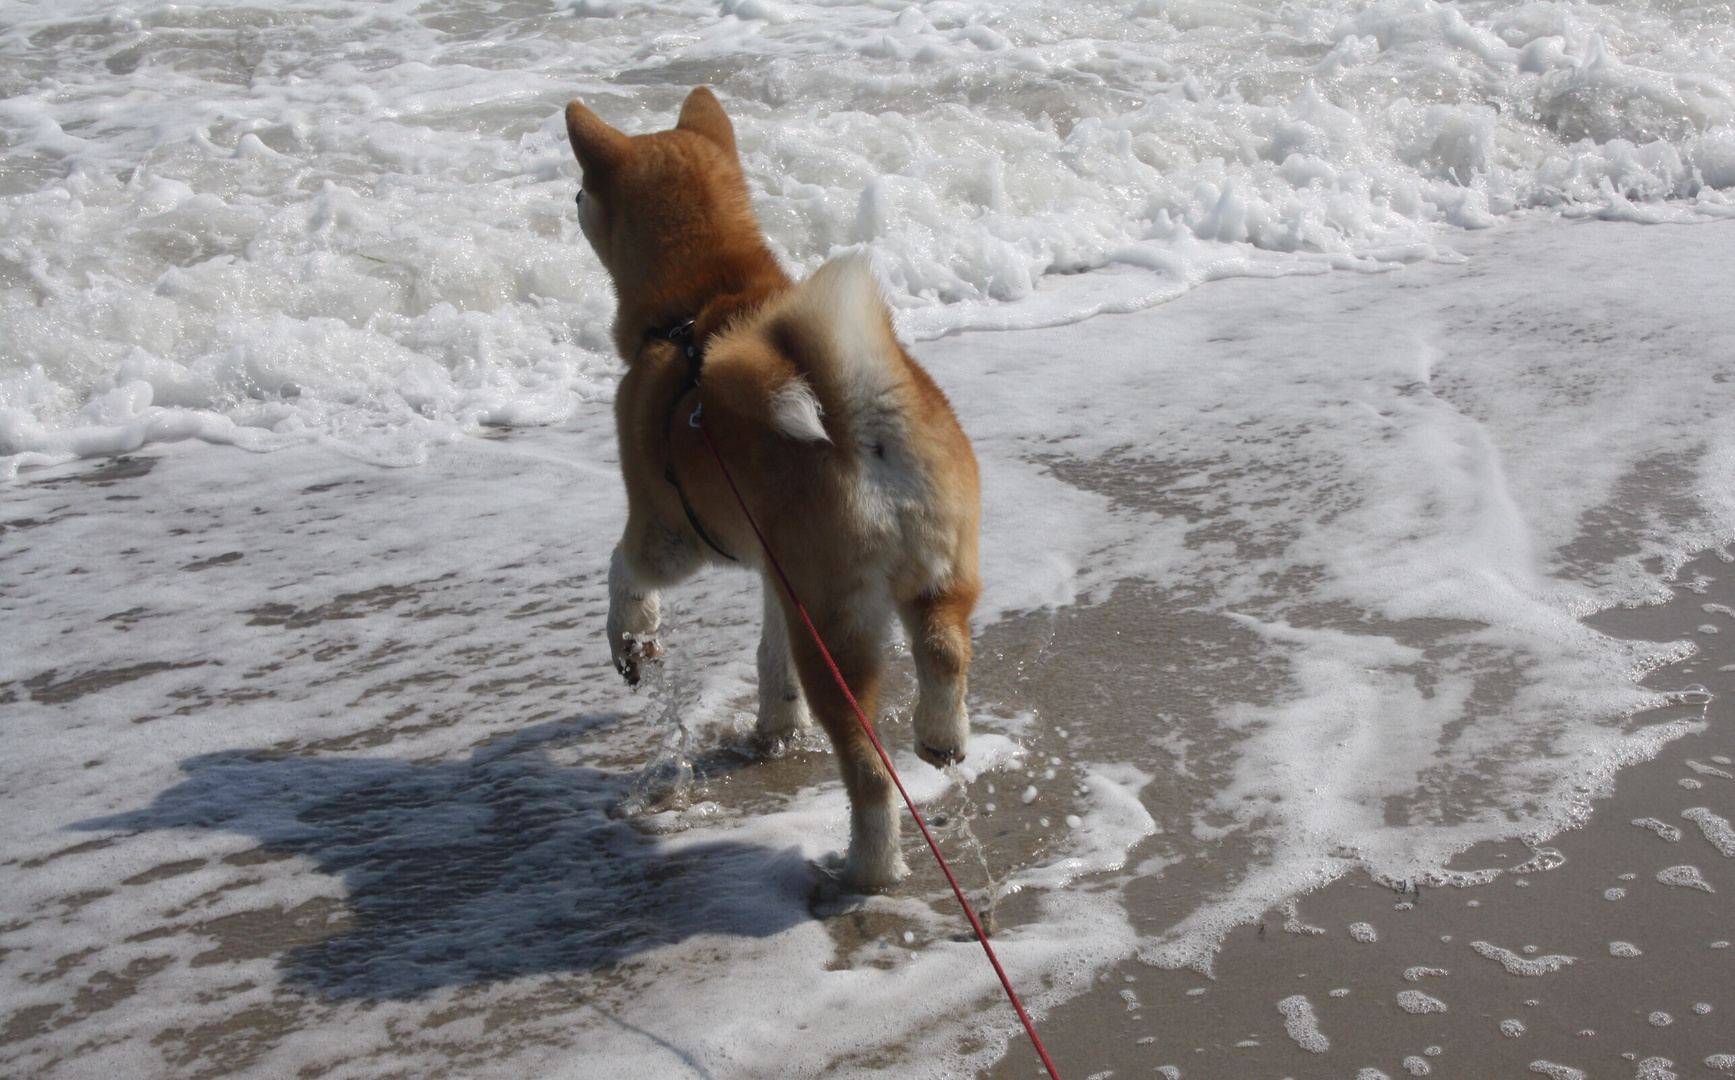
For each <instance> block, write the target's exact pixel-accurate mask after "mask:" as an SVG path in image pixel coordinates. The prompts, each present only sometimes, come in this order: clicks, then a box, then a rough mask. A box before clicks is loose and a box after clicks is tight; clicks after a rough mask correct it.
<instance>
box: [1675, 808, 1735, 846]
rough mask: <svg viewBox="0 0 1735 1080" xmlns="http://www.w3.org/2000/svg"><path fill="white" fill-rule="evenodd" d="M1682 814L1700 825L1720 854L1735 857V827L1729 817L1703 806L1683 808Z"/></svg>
mask: <svg viewBox="0 0 1735 1080" xmlns="http://www.w3.org/2000/svg"><path fill="white" fill-rule="evenodd" d="M1681 816H1682V817H1684V818H1686V819H1687V820H1688V821H1691V822H1692V823H1693V824H1695V825H1697V826H1699V831H1700V832H1701V833H1704V834H1705V839H1706V840H1709V841H1710V842H1711V846H1712V847H1714V848H1716V849H1717V852H1718V854H1720V855H1722V856H1723V857H1724V858H1729V859H1735V828H1732V827H1730V825H1729V822H1728V820H1727V819H1725V818H1721V817H1718V816H1717V815H1716V814H1713V813H1712V812H1711V811H1710V810H1709V809H1707V808H1705V807H1703V806H1695V807H1693V808H1692V809H1691V810H1683V811H1681Z"/></svg>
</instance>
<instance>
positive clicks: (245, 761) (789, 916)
mask: <svg viewBox="0 0 1735 1080" xmlns="http://www.w3.org/2000/svg"><path fill="white" fill-rule="evenodd" d="M610 719H612V718H608V717H595V718H590V719H589V720H580V721H572V722H568V723H560V724H545V725H541V726H540V727H538V728H536V729H531V730H527V731H524V732H520V733H519V734H517V735H515V736H513V737H512V738H510V739H507V740H503V741H501V742H497V743H494V744H491V745H490V746H488V747H485V748H483V749H481V750H478V751H477V752H475V753H474V754H472V755H471V756H470V757H469V758H468V759H467V760H464V761H461V762H455V763H448V764H434V765H416V764H411V763H408V762H403V761H397V760H390V759H381V758H317V757H283V756H269V755H266V754H262V753H257V752H254V753H247V752H232V753H222V754H211V755H206V756H203V757H197V758H192V759H189V760H188V761H186V762H184V763H183V768H184V769H185V771H186V772H187V774H188V775H187V779H186V780H185V781H183V782H182V783H180V784H177V785H176V786H175V787H172V788H170V789H168V790H167V791H164V792H163V793H162V794H161V795H159V796H158V797H157V799H156V802H155V803H154V804H153V805H151V806H150V807H147V808H145V809H142V810H137V811H133V812H130V813H124V814H117V815H114V816H111V817H104V818H95V819H91V820H87V821H82V822H79V823H77V824H76V825H74V826H72V827H73V828H76V829H81V830H109V829H123V830H132V831H137V830H146V829H221V830H224V831H228V832H237V833H244V834H248V835H251V836H255V837H257V838H258V839H259V841H260V842H261V844H262V845H263V846H264V847H265V848H266V849H268V850H270V851H274V852H280V853H287V854H294V855H300V856H304V857H306V858H309V859H311V860H313V861H314V862H315V863H316V864H317V865H318V867H319V869H320V871H321V872H323V873H327V874H332V875H336V876H338V877H340V878H342V880H343V883H344V885H345V887H346V891H347V894H348V895H347V896H346V898H345V906H346V908H347V909H348V912H349V916H350V919H349V922H348V925H347V926H345V927H344V928H343V929H340V930H339V931H338V932H336V933H335V934H333V935H332V936H329V937H326V938H323V939H322V940H319V941H317V942H315V943H313V944H310V945H305V946H301V947H298V948H295V949H292V950H290V951H289V952H288V953H286V954H285V955H284V957H283V960H282V965H283V968H284V971H285V977H286V981H287V982H288V983H289V984H290V985H292V986H296V987H299V988H301V989H303V990H307V991H310V992H314V993H318V994H321V995H322V996H328V997H340V998H407V997H415V996H418V995H420V994H423V993H426V992H428V991H430V990H433V989H435V988H438V987H442V986H452V985H463V984H470V983H478V982H485V981H493V980H499V979H509V978H513V977H517V976H522V975H533V974H541V973H550V972H564V971H589V970H594V969H597V968H600V967H604V966H606V965H609V964H613V963H616V962H617V961H620V960H623V959H626V958H629V957H632V956H634V955H636V954H638V953H641V952H643V951H645V950H647V949H651V948H655V947H657V946H659V945H664V944H668V943H671V942H676V941H680V940H684V939H686V938H688V937H691V936H693V935H695V934H724V935H744V936H751V937H765V936H769V935H771V934H775V933H777V932H779V931H781V930H783V929H785V928H787V927H789V926H791V925H794V924H795V923H798V922H801V921H804V920H806V919H808V918H811V915H810V914H809V912H808V907H807V900H806V897H807V894H808V893H809V891H810V890H811V889H812V887H813V884H814V872H813V870H812V868H811V867H810V866H809V865H808V864H807V863H806V862H805V861H804V860H803V858H802V856H801V854H800V852H799V850H797V849H795V848H790V849H786V850H776V849H773V848H769V847H764V846H759V845H753V844H743V843H736V842H729V841H723V842H712V843H706V844H700V845H693V846H685V847H683V848H681V850H679V851H678V852H670V851H669V850H667V849H666V847H665V846H664V845H663V844H661V843H659V842H658V841H657V840H656V838H654V837H651V836H647V835H645V834H643V833H641V832H640V831H639V830H638V829H635V828H634V827H633V826H632V825H630V824H628V823H626V822H622V821H616V820H612V819H611V818H610V817H609V813H608V811H609V808H610V807H611V806H613V805H615V804H616V803H617V802H618V801H619V800H620V799H621V797H622V795H623V793H624V791H625V789H626V785H627V784H628V783H630V778H629V777H623V776H620V775H619V774H612V773H606V772H602V771H599V770H597V769H593V768H589V767H585V766H562V765H558V764H555V763H554V762H553V761H551V760H550V759H549V756H548V754H547V753H546V752H545V744H546V743H547V742H548V741H550V740H552V739H556V738H560V737H562V736H566V735H571V734H574V733H575V732H577V731H579V730H582V729H583V728H585V727H590V726H594V725H596V724H598V723H602V722H606V721H608V720H610Z"/></svg>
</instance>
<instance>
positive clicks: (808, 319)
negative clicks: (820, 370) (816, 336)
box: [789, 252, 899, 414]
mask: <svg viewBox="0 0 1735 1080" xmlns="http://www.w3.org/2000/svg"><path fill="white" fill-rule="evenodd" d="M789 312H790V314H791V315H794V316H795V317H796V318H798V319H801V320H802V322H803V323H804V324H806V325H807V326H810V327H813V328H815V329H817V330H819V331H820V332H821V333H822V334H824V335H825V337H826V338H827V344H828V345H829V346H830V352H831V355H832V358H833V360H835V361H836V366H835V368H834V370H835V371H836V373H837V375H838V377H839V380H840V381H841V383H842V389H843V393H844V398H845V399H846V400H847V401H848V403H849V409H850V412H851V414H855V413H856V412H858V411H859V410H861V409H863V408H866V407H869V405H870V403H872V402H874V401H876V400H877V399H879V398H881V397H883V396H885V395H886V394H889V393H890V392H891V390H892V387H893V385H894V384H895V382H896V379H897V375H898V373H899V371H898V369H899V364H898V362H897V361H898V355H899V349H898V341H897V338H896V337H894V336H893V335H892V324H891V313H890V311H889V310H888V309H887V308H886V301H885V297H884V296H882V295H881V293H880V286H879V282H878V281H876V280H874V272H873V266H872V264H871V262H870V261H869V259H868V257H867V256H866V255H865V254H862V253H859V252H858V253H856V254H852V255H844V256H840V257H838V258H836V259H833V260H831V261H830V262H828V263H826V264H825V265H824V266H822V267H820V268H819V269H818V270H815V271H814V272H813V276H812V277H809V278H808V279H807V280H806V281H804V282H802V283H801V284H800V285H799V286H797V287H796V289H795V292H794V294H793V296H792V297H791V303H790V307H789Z"/></svg>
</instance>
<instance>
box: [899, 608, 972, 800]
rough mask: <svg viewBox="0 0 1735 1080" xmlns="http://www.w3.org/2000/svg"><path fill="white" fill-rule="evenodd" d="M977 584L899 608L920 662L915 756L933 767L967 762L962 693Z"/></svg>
mask: <svg viewBox="0 0 1735 1080" xmlns="http://www.w3.org/2000/svg"><path fill="white" fill-rule="evenodd" d="M977 592H978V587H977V585H976V583H975V582H974V581H968V582H959V583H954V584H953V585H952V587H951V588H949V589H946V590H945V591H943V592H939V593H934V594H930V595H926V596H920V597H917V598H916V599H914V600H912V601H909V602H908V603H902V604H899V605H898V615H899V618H900V619H901V620H902V621H903V624H904V631H905V633H906V634H908V635H909V639H910V652H911V654H912V655H913V657H914V658H915V661H916V689H917V697H916V715H915V723H914V727H915V729H916V755H917V756H918V757H920V758H921V759H922V760H923V761H926V762H927V763H928V764H930V765H935V766H941V765H947V764H950V763H952V762H955V761H962V760H964V753H965V750H966V749H967V748H968V743H969V739H970V717H969V714H968V713H967V712H966V711H965V707H964V694H965V689H966V686H967V679H968V672H969V669H970V611H971V609H973V608H974V607H975V606H976V594H977Z"/></svg>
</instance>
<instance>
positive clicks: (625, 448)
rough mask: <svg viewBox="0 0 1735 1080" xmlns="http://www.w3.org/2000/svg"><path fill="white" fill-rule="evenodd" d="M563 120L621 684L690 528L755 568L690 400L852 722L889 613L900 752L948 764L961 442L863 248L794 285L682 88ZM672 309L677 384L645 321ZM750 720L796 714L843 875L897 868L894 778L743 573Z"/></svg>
mask: <svg viewBox="0 0 1735 1080" xmlns="http://www.w3.org/2000/svg"><path fill="white" fill-rule="evenodd" d="M566 126H567V133H568V135H569V137H570V138H571V140H572V147H573V152H574V154H575V155H576V156H577V158H578V162H579V166H580V169H581V170H582V172H583V174H584V179H583V189H582V192H581V194H580V197H579V222H580V224H581V226H582V227H583V229H584V234H585V236H586V238H587V239H589V240H590V242H591V246H592V247H593V248H595V249H596V253H597V255H598V256H599V257H600V258H601V259H602V263H603V266H604V267H605V268H607V270H608V272H609V276H610V277H611V278H612V279H613V281H614V287H615V294H616V298H617V301H618V304H619V306H618V309H617V311H616V315H615V323H614V340H615V345H616V347H617V348H618V349H619V350H620V354H621V356H622V358H623V359H625V361H626V364H627V372H626V375H625V376H624V377H623V378H622V380H621V383H620V387H619V390H618V391H617V395H616V399H615V419H616V423H617V426H618V429H619V436H620V460H621V473H622V476H623V478H624V479H625V481H626V489H627V525H626V531H625V533H624V534H623V535H622V537H621V541H620V544H619V546H618V547H617V548H616V549H615V553H614V557H613V559H612V561H611V563H610V566H609V616H608V625H607V635H608V640H609V650H610V654H611V656H612V657H613V658H614V660H615V663H616V666H617V667H618V668H619V670H620V671H621V672H622V674H623V675H625V676H626V677H627V679H628V680H629V681H635V682H636V681H637V678H638V662H639V660H640V658H641V657H643V656H646V655H655V652H656V644H655V634H656V630H657V621H658V599H657V591H656V590H657V589H659V588H661V587H663V586H665V585H671V584H674V583H675V582H677V581H679V580H681V579H682V578H684V577H686V576H687V575H689V574H691V573H692V572H693V571H694V570H696V569H697V568H698V567H699V566H701V565H703V564H705V563H707V562H724V561H725V560H724V559H723V558H722V557H721V556H719V555H717V554H716V553H714V552H713V551H712V549H711V548H710V547H709V546H708V545H706V543H705V542H704V541H703V540H701V539H700V537H699V536H698V534H697V533H696V532H695V531H694V529H693V527H692V525H691V524H690V523H689V519H688V516H687V513H686V511H685V510H683V508H682V506H681V502H680V494H679V492H678V491H677V489H676V487H675V486H674V485H672V484H670V483H669V482H668V480H667V479H666V478H665V470H666V469H667V468H668V467H670V466H672V467H673V471H674V475H675V476H676V477H677V479H678V480H679V483H680V489H679V491H684V492H685V494H686V496H687V500H688V503H689V505H690V506H691V507H692V511H693V515H694V516H695V517H696V518H697V519H698V521H699V523H700V524H701V526H702V527H703V528H704V530H705V532H706V533H707V534H709V535H710V537H711V538H712V539H713V540H714V541H715V542H716V543H717V545H718V546H720V547H721V548H723V550H724V551H726V552H728V553H729V554H730V555H731V556H733V557H734V558H736V559H738V560H739V561H740V562H741V563H742V564H744V565H746V566H749V567H752V568H755V569H757V570H759V571H760V572H761V574H762V575H766V574H767V571H768V568H767V567H766V565H765V561H764V557H763V553H762V552H761V550H760V547H759V544H758V542H757V540H756V539H755V538H754V535H753V532H752V530H751V528H750V527H749V525H748V523H747V520H746V518H745V517H743V515H742V513H741V510H740V507H739V506H738V505H737V504H736V502H735V498H734V496H733V495H732V494H731V492H730V490H729V487H728V485H727V484H726V483H725V481H724V479H723V475H722V473H721V472H720V471H719V469H718V467H717V463H716V461H715V460H713V458H712V457H711V454H710V451H709V450H708V449H707V448H706V446H705V444H704V442H703V441H702V439H701V437H700V434H699V432H698V431H697V430H695V429H693V428H692V427H691V426H690V425H689V424H688V422H687V420H688V417H689V416H690V415H691V414H692V413H693V411H694V408H695V406H697V405H698V404H700V403H701V402H702V403H703V408H704V417H705V424H706V430H707V431H709V432H710V433H711V435H712V437H713V439H714V440H715V441H716V443H717V446H718V449H719V452H720V453H721V455H722V457H723V459H724V461H725V462H727V464H728V467H729V471H730V473H731V474H732V475H733V476H734V479H735V482H736V484H738V485H739V486H740V489H741V494H742V496H743V497H744V498H745V501H746V503H747V507H748V509H749V511H750V512H751V513H752V514H753V516H754V518H755V519H757V521H758V522H759V525H760V528H761V529H763V530H764V532H765V536H766V539H767V541H768V542H769V544H770V545H771V547H772V549H773V550H774V551H775V552H776V554H777V558H778V560H779V561H780V562H781V563H782V565H783V567H784V570H785V571H786V572H787V573H788V575H789V579H790V581H791V583H792V584H793V586H794V588H795V590H796V592H797V593H798V594H799V595H800V597H801V600H802V602H803V603H804V604H805V606H806V608H807V611H808V613H809V614H810V615H811V616H812V618H813V621H814V624H815V626H817V627H818V629H819V632H820V634H821V636H822V637H823V638H824V640H825V643H826V646H827V647H828V648H829V649H830V650H831V652H832V655H833V657H834V658H835V659H836V661H837V664H838V667H839V669H840V670H841V671H842V672H843V675H844V677H845V679H846V680H847V681H848V683H849V686H850V689H851V691H853V692H854V694H855V695H856V698H857V699H858V700H859V701H860V702H861V705H862V708H863V709H864V710H865V711H866V713H867V715H868V717H869V718H870V719H872V718H874V717H875V716H876V711H875V709H876V702H877V698H878V690H879V683H880V678H881V674H882V672H883V670H884V666H885V655H886V645H887V636H888V633H889V631H890V624H891V619H892V617H893V616H894V615H895V616H897V617H898V618H899V619H901V620H902V622H903V624H904V627H905V630H906V632H907V634H908V637H909V640H910V648H911V652H912V654H913V655H914V658H915V663H916V675H917V683H918V688H919V697H918V702H917V706H916V712H915V733H916V749H917V753H918V754H920V755H921V756H922V757H923V758H924V759H926V760H928V761H930V762H933V763H936V764H939V763H944V762H947V761H955V760H959V759H961V758H962V757H963V756H964V751H965V743H966V740H967V738H968V724H967V718H966V715H965V709H964V696H965V678H966V673H967V670H968V668H969V664H970V612H971V610H972V608H973V607H974V606H975V603H976V597H977V594H978V592H979V591H980V585H979V580H978V577H977V568H976V533H977V517H978V506H979V501H980V500H979V494H978V481H977V475H976V458H975V455H974V454H972V452H971V450H970V442H969V440H968V439H967V438H965V436H964V432H963V429H961V428H960V427H959V426H958V420H957V417H956V416H955V415H954V414H953V412H952V408H951V405H950V404H949V403H948V402H947V401H946V397H945V395H944V394H942V393H941V392H940V389H939V387H937V386H936V385H935V384H934V381H933V379H931V378H929V376H928V373H927V372H926V371H924V370H922V368H921V366H920V365H918V364H917V363H916V362H915V360H913V359H912V358H911V357H910V356H909V354H908V353H906V352H905V351H904V350H903V348H902V347H901V346H900V345H899V344H898V342H897V339H896V337H895V336H894V335H893V332H892V325H891V315H890V312H889V311H888V309H887V308H886V305H885V301H884V300H883V298H882V297H881V295H880V293H879V291H878V287H877V285H876V284H875V283H874V280H873V277H872V274H871V271H870V270H869V269H868V267H867V264H866V261H865V259H863V258H861V257H845V258H841V259H834V260H833V261H831V262H830V263H827V264H826V265H825V266H823V267H821V268H820V269H819V270H818V271H816V272H815V273H814V274H813V276H812V277H810V278H808V279H807V280H806V281H804V282H801V283H799V284H798V283H795V282H793V281H791V280H790V278H789V277H788V276H787V275H786V274H785V273H784V272H783V270H782V269H781V268H780V267H779V266H778V265H777V260H776V259H775V258H774V257H773V256H772V254H771V252H770V250H769V249H768V248H767V247H766V245H765V241H764V239H763V237H762V235H761V233H760V229H759V222H758V219H757V218H756V217H755V216H754V214H753V208H752V205H751V203H750V201H749V198H748V194H747V185H746V182H745V180H744V178H743V176H742V173H741V165H740V161H739V159H738V158H737V156H736V151H735V134H734V129H733V127H732V126H731V125H730V123H729V118H728V117H727V116H726V115H725V114H724V112H723V109H722V106H720V105H719V104H718V103H717V99H716V98H715V97H713V96H712V95H711V92H710V91H709V90H707V89H705V88H703V87H700V88H699V89H697V90H694V91H693V92H692V93H691V94H690V95H688V97H687V100H686V102H685V104H683V106H682V107H681V115H680V119H679V121H678V122H677V124H676V126H675V127H674V129H672V130H670V131H661V132H656V133H654V134H650V135H639V136H628V135H624V134H622V133H621V132H619V131H617V130H615V129H614V128H612V127H610V126H609V125H607V124H605V123H604V122H603V121H602V120H600V119H599V118H598V117H597V116H596V114H595V113H593V112H591V111H590V110H589V109H587V108H585V107H584V106H583V105H581V104H579V103H578V102H576V101H575V102H573V103H571V104H570V105H568V106H567V109H566ZM687 319H692V320H694V338H693V340H694V341H695V342H697V343H699V345H700V347H701V348H702V350H703V353H702V355H703V358H704V365H703V371H702V375H701V377H700V385H699V387H698V388H696V389H695V388H691V387H689V386H688V375H687V364H686V359H685V356H684V354H683V352H682V350H681V348H680V347H678V346H677V345H676V344H674V343H672V342H670V341H668V340H667V339H666V337H665V336H663V334H662V333H661V331H664V330H666V329H667V328H669V327H673V326H676V325H678V324H680V323H681V322H683V321H685V320H687ZM763 585H764V598H765V612H764V618H765V622H764V630H763V634H762V638H761V640H760V644H759V698H760V700H759V733H760V734H761V736H763V737H764V738H765V739H766V740H768V741H776V740H782V739H786V738H788V737H789V736H791V735H793V734H795V732H796V731H798V730H799V729H800V728H801V727H803V726H805V725H806V724H807V723H808V722H809V718H810V716H811V717H813V718H817V719H818V721H819V723H820V724H821V726H823V727H824V729H825V731H826V734H827V735H829V736H830V737H831V741H832V745H833V746H834V747H835V748H836V751H837V754H838V757H839V759H840V764H841V767H842V771H843V780H844V785H845V787H846V788H847V789H848V792H849V797H850V807H851V819H850V824H851V831H850V846H849V854H848V857H847V858H846V860H845V864H844V879H845V881H846V882H847V883H848V884H850V885H851V886H853V887H856V888H862V889H880V888H885V887H887V886H890V885H892V884H894V883H896V882H897V881H898V880H900V879H901V878H902V877H903V875H904V874H905V873H906V868H905V866H904V861H903V858H902V856H901V854H900V853H899V849H898V815H897V813H896V810H895V807H894V801H893V798H894V790H893V788H892V786H891V782H890V779H889V777H887V775H886V774H885V770H884V767H883V766H882V765H881V764H880V761H879V759H878V756H877V755H876V754H875V753H874V750H873V747H872V745H871V744H870V743H869V741H868V739H867V736H866V735H865V734H864V733H863V732H862V731H861V729H860V726H859V724H858V722H857V720H856V718H855V715H854V713H853V712H852V711H851V710H850V708H849V705H848V704H847V702H846V701H845V700H844V698H843V695H842V694H841V693H840V692H839V691H838V689H837V687H836V684H835V683H834V682H833V680H832V678H831V675H830V673H829V671H828V670H827V668H826V667H825V664H824V661H823V659H822V658H821V657H820V655H819V653H818V651H817V650H816V649H815V648H814V646H813V645H812V643H811V641H810V640H809V639H808V636H807V634H806V633H805V631H804V630H799V629H798V630H797V632H794V633H791V632H790V627H796V628H799V627H800V626H801V621H800V617H799V616H798V615H797V614H796V613H795V609H794V607H793V606H792V605H791V602H790V599H789V597H788V596H786V595H784V594H783V590H782V589H781V587H779V586H778V585H777V583H776V581H775V579H774V578H773V577H770V576H766V577H765V578H764V582H763Z"/></svg>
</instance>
